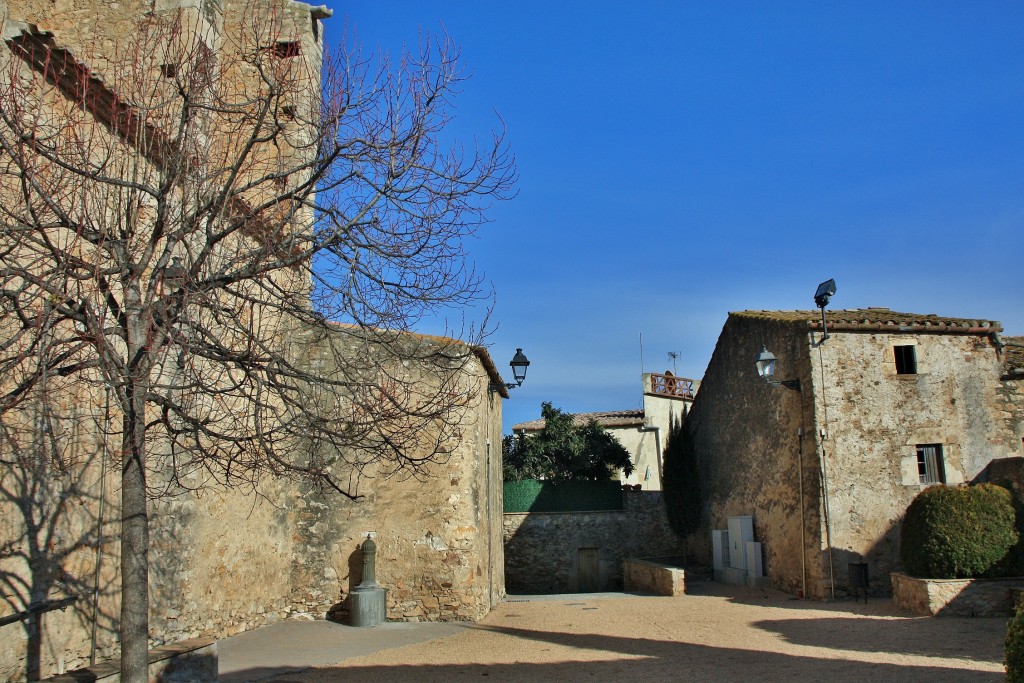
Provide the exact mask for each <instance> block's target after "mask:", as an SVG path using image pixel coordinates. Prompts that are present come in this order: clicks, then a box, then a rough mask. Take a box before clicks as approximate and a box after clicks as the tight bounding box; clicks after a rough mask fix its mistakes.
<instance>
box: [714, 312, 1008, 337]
mask: <svg viewBox="0 0 1024 683" xmlns="http://www.w3.org/2000/svg"><path fill="white" fill-rule="evenodd" d="M825 313H826V320H827V321H828V328H829V330H835V331H865V332H867V331H874V330H891V331H893V332H947V333H952V334H991V333H993V332H999V331H1001V330H1002V326H1001V325H1000V323H999V321H997V320H981V319H977V318H948V317H945V316H938V315H935V314H934V313H927V314H921V313H899V312H897V311H890V310H889V309H888V308H855V309H851V310H842V309H839V310H831V309H826V311H825ZM730 315H734V316H737V317H740V318H756V319H761V320H774V321H776V322H782V323H791V324H793V325H795V326H800V327H807V328H809V329H821V311H820V310H810V311H738V312H734V313H730Z"/></svg>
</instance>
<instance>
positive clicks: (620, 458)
mask: <svg viewBox="0 0 1024 683" xmlns="http://www.w3.org/2000/svg"><path fill="white" fill-rule="evenodd" d="M540 414H541V417H542V418H544V428H543V429H542V430H540V431H539V432H537V433H536V434H532V435H530V436H526V435H524V434H520V435H519V436H506V437H505V438H504V439H503V440H502V442H501V453H502V457H503V459H504V460H503V462H504V465H503V468H504V475H505V481H522V480H524V479H545V480H549V481H584V480H589V481H607V480H609V479H611V478H612V477H613V476H614V474H615V471H616V470H620V469H621V470H622V471H623V472H625V474H626V476H629V475H630V474H632V473H633V462H632V459H631V458H630V456H629V451H627V450H626V449H625V448H624V447H623V446H622V444H620V443H619V442H618V441H616V440H615V437H613V436H612V435H611V434H609V433H608V432H606V431H605V430H604V428H603V427H601V425H599V424H597V422H596V421H594V420H591V421H590V422H588V423H586V424H583V425H579V426H576V425H575V424H574V423H573V416H572V414H570V413H566V412H563V411H562V410H560V409H559V408H554V407H552V405H551V403H550V402H545V403H542V404H541V411H540Z"/></svg>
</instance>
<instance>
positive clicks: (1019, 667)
mask: <svg viewBox="0 0 1024 683" xmlns="http://www.w3.org/2000/svg"><path fill="white" fill-rule="evenodd" d="M1006 680H1007V683H1024V610H1021V609H1018V610H1017V613H1016V614H1015V615H1014V617H1013V619H1010V623H1009V624H1007V626H1006Z"/></svg>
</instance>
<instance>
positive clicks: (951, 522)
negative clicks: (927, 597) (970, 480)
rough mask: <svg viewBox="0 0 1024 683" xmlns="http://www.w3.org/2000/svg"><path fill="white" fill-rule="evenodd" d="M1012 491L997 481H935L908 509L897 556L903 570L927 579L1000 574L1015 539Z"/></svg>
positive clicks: (1014, 513) (901, 530)
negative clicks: (963, 484) (949, 484)
mask: <svg viewBox="0 0 1024 683" xmlns="http://www.w3.org/2000/svg"><path fill="white" fill-rule="evenodd" d="M1016 516H1017V515H1016V511H1015V509H1014V505H1013V496H1012V494H1011V493H1010V492H1009V491H1007V490H1006V489H1004V488H1003V487H1001V486H996V485H995V484H979V485H977V486H970V487H957V488H954V487H947V486H933V487H931V488H927V489H925V490H924V491H922V492H921V493H920V494H918V496H917V498H915V499H914V501H913V502H912V503H911V504H910V507H909V508H907V514H906V517H904V519H903V525H902V527H901V528H900V559H901V560H902V561H903V566H904V568H905V569H906V571H907V573H909V574H911V575H912V576H920V577H926V578H931V579H957V578H970V577H976V576H982V575H991V574H993V573H998V570H999V568H1000V566H1003V565H1005V561H1006V556H1007V554H1008V553H1009V552H1010V550H1011V549H1012V548H1013V547H1014V545H1015V544H1016V543H1017V540H1018V536H1017V530H1016Z"/></svg>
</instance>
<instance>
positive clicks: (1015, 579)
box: [890, 572, 1024, 588]
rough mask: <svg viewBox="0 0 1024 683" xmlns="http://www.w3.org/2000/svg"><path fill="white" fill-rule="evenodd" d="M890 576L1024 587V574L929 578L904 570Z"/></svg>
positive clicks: (933, 581)
mask: <svg viewBox="0 0 1024 683" xmlns="http://www.w3.org/2000/svg"><path fill="white" fill-rule="evenodd" d="M890 576H892V577H897V576H900V577H903V578H905V579H911V580H913V581H926V582H928V583H939V584H943V583H946V584H948V583H971V582H977V581H983V582H989V583H999V582H1005V583H1019V584H1020V585H1021V587H1022V588H1024V576H991V577H987V576H982V577H977V578H969V579H929V578H926V577H922V576H911V575H910V574H905V573H903V572H892V573H891V574H890Z"/></svg>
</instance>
